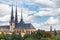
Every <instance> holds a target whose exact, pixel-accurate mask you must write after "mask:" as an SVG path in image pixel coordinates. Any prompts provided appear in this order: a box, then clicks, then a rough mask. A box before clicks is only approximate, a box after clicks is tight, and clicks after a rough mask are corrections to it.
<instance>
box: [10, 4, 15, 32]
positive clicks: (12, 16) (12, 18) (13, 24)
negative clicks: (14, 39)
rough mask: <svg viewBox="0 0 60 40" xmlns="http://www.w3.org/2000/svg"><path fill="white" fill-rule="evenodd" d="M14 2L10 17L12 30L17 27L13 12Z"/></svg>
mask: <svg viewBox="0 0 60 40" xmlns="http://www.w3.org/2000/svg"><path fill="white" fill-rule="evenodd" d="M13 13H14V12H13V4H12V10H11V19H10V31H13V29H14V28H15V22H14V14H13Z"/></svg>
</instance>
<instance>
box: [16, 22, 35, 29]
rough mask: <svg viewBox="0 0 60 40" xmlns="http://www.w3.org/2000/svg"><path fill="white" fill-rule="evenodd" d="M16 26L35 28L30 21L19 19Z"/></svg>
mask: <svg viewBox="0 0 60 40" xmlns="http://www.w3.org/2000/svg"><path fill="white" fill-rule="evenodd" d="M16 28H24V29H35V28H34V27H33V25H32V24H31V23H24V21H20V22H19V23H18V24H17V25H16Z"/></svg>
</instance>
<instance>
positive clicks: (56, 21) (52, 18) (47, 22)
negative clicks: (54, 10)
mask: <svg viewBox="0 0 60 40" xmlns="http://www.w3.org/2000/svg"><path fill="white" fill-rule="evenodd" d="M45 24H50V25H51V24H52V25H54V24H55V25H57V24H60V20H59V19H57V18H54V17H50V18H49V19H48V20H47V21H46V22H45Z"/></svg>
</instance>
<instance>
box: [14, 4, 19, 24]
mask: <svg viewBox="0 0 60 40" xmlns="http://www.w3.org/2000/svg"><path fill="white" fill-rule="evenodd" d="M17 23H18V17H17V3H16V12H15V24H17Z"/></svg>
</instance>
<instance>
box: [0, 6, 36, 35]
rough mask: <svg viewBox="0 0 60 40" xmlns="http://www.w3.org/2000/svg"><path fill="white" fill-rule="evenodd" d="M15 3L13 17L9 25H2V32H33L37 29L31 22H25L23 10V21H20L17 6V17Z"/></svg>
mask: <svg viewBox="0 0 60 40" xmlns="http://www.w3.org/2000/svg"><path fill="white" fill-rule="evenodd" d="M13 11H14V10H13V5H12V9H11V17H10V22H9V25H2V26H0V34H1V33H2V32H3V33H4V34H12V32H15V33H20V34H21V35H22V36H24V35H25V34H31V33H32V32H34V31H35V30H36V29H35V28H34V27H33V25H32V24H31V23H25V22H24V21H23V15H22V10H21V21H20V22H18V15H17V6H16V11H15V18H14V13H13Z"/></svg>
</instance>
